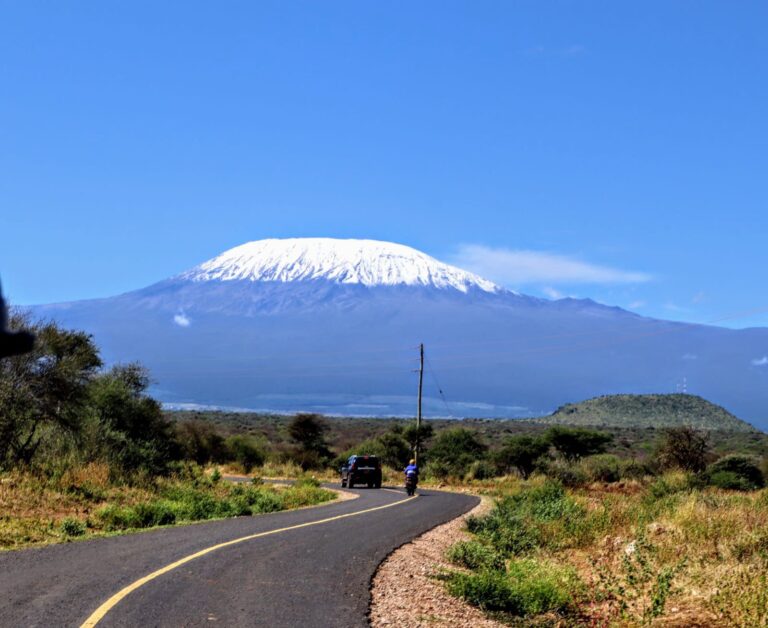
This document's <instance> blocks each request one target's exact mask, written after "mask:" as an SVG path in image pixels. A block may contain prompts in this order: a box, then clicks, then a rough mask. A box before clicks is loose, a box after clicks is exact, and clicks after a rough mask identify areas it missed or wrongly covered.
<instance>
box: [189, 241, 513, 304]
mask: <svg viewBox="0 0 768 628" xmlns="http://www.w3.org/2000/svg"><path fill="white" fill-rule="evenodd" d="M179 279H182V280H191V281H276V282H283V283H286V282H291V281H316V280H327V281H333V282H335V283H341V284H360V285H363V286H368V287H374V286H424V287H433V288H440V289H447V288H452V289H454V290H458V291H460V292H468V291H469V290H470V289H473V288H474V289H478V290H483V291H485V292H499V291H501V288H499V286H496V285H495V284H493V283H492V282H490V281H488V280H486V279H482V278H481V277H478V276H477V275H473V274H472V273H468V272H467V271H465V270H462V269H460V268H456V267H455V266H449V265H448V264H444V263H442V262H439V261H437V260H436V259H434V258H433V257H430V256H429V255H426V254H424V253H422V252H421V251H417V250H416V249H412V248H410V247H407V246H403V245H402V244H394V243H392V242H381V241H378V240H337V239H332V238H289V239H270V240H257V241H255V242H248V243H246V244H243V245H241V246H237V247H235V248H233V249H230V250H228V251H225V252H224V253H222V254H221V255H218V256H217V257H215V258H213V259H211V260H208V261H207V262H204V263H202V264H200V265H199V266H196V267H195V268H193V269H191V270H189V271H187V272H185V273H182V274H181V275H180V276H179Z"/></svg>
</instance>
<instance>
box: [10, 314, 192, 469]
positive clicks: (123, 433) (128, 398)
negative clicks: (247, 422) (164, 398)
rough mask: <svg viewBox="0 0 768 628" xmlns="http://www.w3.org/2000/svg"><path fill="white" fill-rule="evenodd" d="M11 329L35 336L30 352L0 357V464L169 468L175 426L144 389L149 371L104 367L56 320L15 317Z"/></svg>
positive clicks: (86, 343)
mask: <svg viewBox="0 0 768 628" xmlns="http://www.w3.org/2000/svg"><path fill="white" fill-rule="evenodd" d="M10 327H11V328H12V329H14V328H15V329H20V328H24V329H28V330H30V331H32V332H33V333H34V334H35V335H36V337H37V340H36V342H35V347H34V349H33V350H32V351H31V352H30V353H27V354H24V355H19V356H14V357H10V358H5V359H3V360H0V468H3V469H8V468H12V467H18V466H24V467H27V468H30V469H34V470H38V471H42V472H45V473H47V474H50V475H56V474H61V473H63V472H64V471H65V470H66V469H67V468H70V467H72V466H75V465H78V464H88V463H91V462H102V461H103V462H108V463H109V466H110V470H111V473H112V474H113V475H114V476H116V477H117V476H133V475H137V474H138V475H141V474H143V475H147V476H152V475H157V474H163V473H165V472H167V470H168V465H169V463H170V461H172V460H173V459H174V458H176V457H177V455H176V454H177V452H178V449H177V447H176V444H175V438H174V429H173V425H172V424H171V423H170V422H169V421H168V420H167V418H166V417H165V416H164V414H163V412H162V409H161V407H160V404H159V403H158V402H156V401H155V400H154V399H152V398H150V397H149V396H148V395H147V394H146V390H147V387H148V386H149V376H148V373H147V372H146V370H145V369H143V368H142V367H141V366H140V365H138V364H128V365H119V366H114V367H112V368H111V369H109V370H106V371H105V370H103V369H102V366H103V364H102V361H101V358H100V356H99V351H98V348H97V347H96V346H95V344H94V343H93V340H92V339H91V337H90V336H89V335H88V334H85V333H83V332H80V331H70V330H65V329H62V328H61V327H59V326H58V325H56V324H55V323H51V322H47V323H33V322H30V321H29V320H27V319H26V318H25V317H23V316H21V315H19V314H16V315H14V316H12V317H11V320H10Z"/></svg>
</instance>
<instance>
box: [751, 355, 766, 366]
mask: <svg viewBox="0 0 768 628" xmlns="http://www.w3.org/2000/svg"><path fill="white" fill-rule="evenodd" d="M752 365H753V366H768V355H764V356H763V357H762V358H755V359H754V360H752Z"/></svg>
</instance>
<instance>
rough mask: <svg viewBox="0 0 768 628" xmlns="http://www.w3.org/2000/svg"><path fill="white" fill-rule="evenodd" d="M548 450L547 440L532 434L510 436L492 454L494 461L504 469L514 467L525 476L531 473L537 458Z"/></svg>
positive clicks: (507, 469)
mask: <svg viewBox="0 0 768 628" xmlns="http://www.w3.org/2000/svg"><path fill="white" fill-rule="evenodd" d="M548 451H549V442H548V441H547V440H545V439H544V438H536V437H534V436H510V437H509V438H507V440H506V441H504V444H503V446H502V447H501V449H500V450H499V451H498V452H497V453H496V455H495V456H494V458H495V460H496V463H497V464H498V465H499V466H500V467H501V468H502V469H503V470H504V471H505V472H507V471H509V470H510V469H516V470H517V472H518V473H519V474H520V475H521V476H522V477H523V478H527V477H528V476H530V475H531V473H533V470H534V469H535V468H536V463H537V462H538V460H539V459H540V458H541V457H542V456H544V455H545V454H546V453H547V452H548Z"/></svg>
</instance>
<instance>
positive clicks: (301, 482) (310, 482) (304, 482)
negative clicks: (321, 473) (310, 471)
mask: <svg viewBox="0 0 768 628" xmlns="http://www.w3.org/2000/svg"><path fill="white" fill-rule="evenodd" d="M293 485H294V486H310V487H314V488H320V480H318V479H317V478H316V477H314V476H312V475H307V474H304V475H302V476H300V477H299V478H297V479H296V482H294V484H293Z"/></svg>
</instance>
